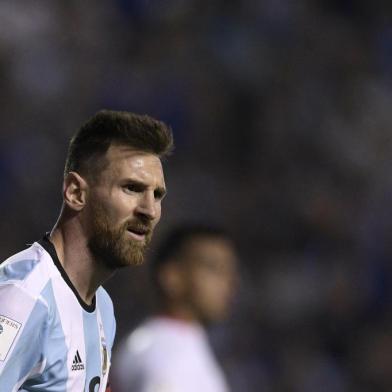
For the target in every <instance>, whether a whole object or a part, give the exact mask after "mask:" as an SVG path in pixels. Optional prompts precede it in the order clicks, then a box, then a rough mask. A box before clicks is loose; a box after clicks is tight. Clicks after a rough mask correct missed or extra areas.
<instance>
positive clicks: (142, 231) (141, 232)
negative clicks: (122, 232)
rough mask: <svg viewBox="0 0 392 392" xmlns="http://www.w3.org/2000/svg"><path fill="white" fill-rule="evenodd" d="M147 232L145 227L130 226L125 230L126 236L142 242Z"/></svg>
mask: <svg viewBox="0 0 392 392" xmlns="http://www.w3.org/2000/svg"><path fill="white" fill-rule="evenodd" d="M149 231H150V230H149V229H148V228H147V227H143V226H130V227H128V228H127V232H128V234H129V235H130V236H131V237H132V238H133V239H135V240H137V241H144V240H145V239H146V236H147V234H148V233H149Z"/></svg>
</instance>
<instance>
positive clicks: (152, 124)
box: [64, 110, 174, 175]
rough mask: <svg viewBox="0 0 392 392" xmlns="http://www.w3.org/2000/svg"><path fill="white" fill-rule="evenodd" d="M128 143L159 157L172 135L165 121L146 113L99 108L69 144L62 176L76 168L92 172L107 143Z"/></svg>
mask: <svg viewBox="0 0 392 392" xmlns="http://www.w3.org/2000/svg"><path fill="white" fill-rule="evenodd" d="M113 144H114V145H116V144H117V145H128V146H130V147H133V148H135V149H137V150H141V151H144V152H150V153H152V154H155V155H157V156H158V157H159V158H160V159H163V158H165V157H166V156H168V155H169V154H170V153H171V151H172V149H173V147H174V145H173V134H172V131H171V129H170V127H168V126H167V125H166V124H165V123H163V122H162V121H158V120H155V119H154V118H152V117H150V116H147V115H139V114H135V113H131V112H120V111H113V110H101V111H99V112H97V113H96V114H95V115H94V116H93V117H91V118H90V119H89V120H88V121H87V122H86V123H85V124H83V125H82V126H81V127H80V129H79V130H78V131H77V132H76V134H75V135H74V136H73V137H72V139H71V142H70V144H69V149H68V154H67V159H66V163H65V169H64V175H66V174H68V173H69V172H71V171H76V172H78V173H81V174H84V175H94V174H95V173H96V172H97V171H98V170H99V169H102V164H103V162H102V159H99V158H102V156H103V155H105V153H106V152H107V150H108V148H109V147H110V146H111V145H113Z"/></svg>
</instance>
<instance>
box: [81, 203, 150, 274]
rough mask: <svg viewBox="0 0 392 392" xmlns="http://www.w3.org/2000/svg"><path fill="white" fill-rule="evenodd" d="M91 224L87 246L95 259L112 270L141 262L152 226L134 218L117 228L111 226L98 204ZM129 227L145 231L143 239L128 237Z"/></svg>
mask: <svg viewBox="0 0 392 392" xmlns="http://www.w3.org/2000/svg"><path fill="white" fill-rule="evenodd" d="M91 224H92V231H91V235H90V238H89V240H88V247H89V249H90V252H91V253H92V255H93V256H94V258H95V259H96V260H98V261H99V262H101V263H103V264H104V265H105V266H106V267H107V268H109V269H112V270H114V269H117V268H122V267H127V266H130V265H140V264H143V262H144V258H145V253H146V250H147V247H148V245H149V243H150V241H151V237H152V228H151V226H150V225H149V224H146V223H144V222H142V221H141V220H139V219H134V220H132V221H127V222H125V223H124V224H123V225H121V226H120V227H119V228H112V227H111V225H110V222H109V219H108V217H107V214H106V213H105V212H104V211H103V210H102V209H101V208H100V207H98V206H96V207H95V212H94V216H93V219H92V221H91ZM129 228H132V229H133V230H135V231H143V232H146V234H145V240H144V241H138V240H135V239H132V238H130V236H129V235H128V233H127V231H128V229H129Z"/></svg>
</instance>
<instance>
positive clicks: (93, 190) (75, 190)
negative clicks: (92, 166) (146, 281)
mask: <svg viewBox="0 0 392 392" xmlns="http://www.w3.org/2000/svg"><path fill="white" fill-rule="evenodd" d="M103 159H105V163H106V165H105V166H104V169H103V171H102V172H101V173H100V174H99V175H98V177H97V178H94V180H92V179H88V178H84V177H83V176H82V175H80V174H79V173H76V172H71V173H69V174H68V175H67V176H66V178H65V180H64V185H63V199H64V203H63V207H62V211H61V214H60V217H59V220H58V222H57V223H56V225H55V227H54V228H53V230H52V232H51V235H50V239H51V241H52V242H53V244H54V246H55V248H56V251H57V254H58V256H59V259H60V262H61V263H62V265H63V267H64V269H65V271H66V272H67V274H68V276H69V278H70V279H71V281H72V283H73V284H74V286H75V287H76V289H77V290H78V292H79V294H80V296H81V297H82V299H84V300H85V302H86V303H88V304H89V303H91V300H92V298H93V296H94V294H95V291H96V290H97V288H98V287H99V286H100V285H101V284H102V283H103V282H104V281H105V280H107V279H108V278H109V277H110V276H111V275H112V274H113V271H114V270H115V269H116V268H119V267H123V266H127V265H132V264H140V263H141V262H142V260H143V255H144V249H145V247H146V246H147V244H148V242H149V241H150V239H151V236H152V233H153V230H154V228H155V226H156V225H157V223H158V222H159V220H160V217H161V202H162V198H163V197H164V194H165V181H164V175H163V170H162V165H161V161H160V159H159V157H157V156H156V155H154V154H151V153H146V152H142V151H137V150H134V149H132V148H129V147H126V146H117V145H112V146H110V147H109V149H108V151H107V152H106V154H105V157H104V158H103Z"/></svg>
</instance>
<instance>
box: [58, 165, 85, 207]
mask: <svg viewBox="0 0 392 392" xmlns="http://www.w3.org/2000/svg"><path fill="white" fill-rule="evenodd" d="M87 192H88V184H87V182H86V180H85V179H84V178H83V177H82V176H80V175H79V174H78V173H76V172H69V173H68V174H67V175H66V177H65V179H64V184H63V198H64V203H65V204H66V205H67V206H68V207H69V208H71V209H72V210H74V211H81V210H82V209H83V208H84V206H85V205H86V199H87Z"/></svg>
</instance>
